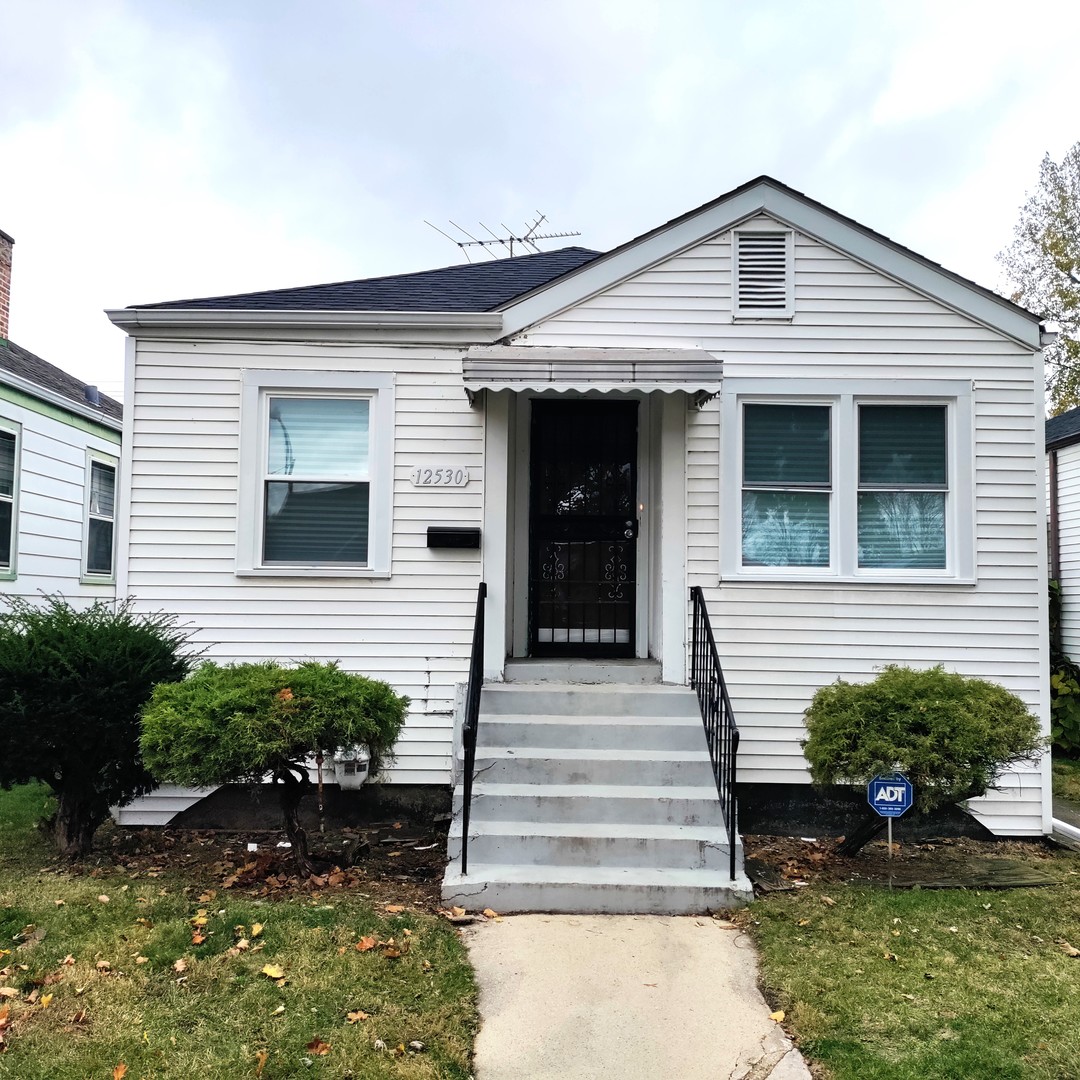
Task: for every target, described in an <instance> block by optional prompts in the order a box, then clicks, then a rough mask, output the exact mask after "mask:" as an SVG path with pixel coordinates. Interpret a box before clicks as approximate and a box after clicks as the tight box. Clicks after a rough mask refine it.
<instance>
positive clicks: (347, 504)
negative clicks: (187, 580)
mask: <svg viewBox="0 0 1080 1080" xmlns="http://www.w3.org/2000/svg"><path fill="white" fill-rule="evenodd" d="M392 425H393V380H392V376H390V375H384V374H375V375H363V376H360V375H349V374H342V375H334V374H331V373H329V372H318V373H311V374H307V375H305V374H303V373H301V372H280V371H276V372H275V371H263V372H245V374H244V400H243V434H242V445H241V514H240V519H239V526H240V528H239V536H238V549H237V571H238V573H242V574H243V573H251V574H259V573H265V574H275V573H276V574H301V575H305V574H314V573H322V574H333V575H340V574H346V575H348V574H356V575H368V576H373V575H379V574H383V575H385V574H387V573H388V572H389V536H390V507H391V480H392V475H393V473H392V468H391V455H390V452H389V450H390V445H391V444H390V440H391V439H392V434H393V433H392Z"/></svg>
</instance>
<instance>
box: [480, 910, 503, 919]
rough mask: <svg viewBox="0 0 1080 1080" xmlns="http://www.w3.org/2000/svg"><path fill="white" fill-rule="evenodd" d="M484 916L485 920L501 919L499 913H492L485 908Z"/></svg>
mask: <svg viewBox="0 0 1080 1080" xmlns="http://www.w3.org/2000/svg"><path fill="white" fill-rule="evenodd" d="M482 914H483V916H484V918H485V919H497V918H498V917H499V913H498V912H497V911H492V910H491V908H489V907H486V908H484V910H483V912H482Z"/></svg>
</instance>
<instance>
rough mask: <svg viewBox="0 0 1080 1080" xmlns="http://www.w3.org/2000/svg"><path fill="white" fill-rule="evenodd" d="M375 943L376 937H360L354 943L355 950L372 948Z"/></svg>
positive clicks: (376, 942)
mask: <svg viewBox="0 0 1080 1080" xmlns="http://www.w3.org/2000/svg"><path fill="white" fill-rule="evenodd" d="M377 944H378V940H377V939H376V938H374V937H362V938H361V939H360V940H359V941H358V942H357V943H356V951H357V952H367V951H368V949H374V948H375V946H376V945H377Z"/></svg>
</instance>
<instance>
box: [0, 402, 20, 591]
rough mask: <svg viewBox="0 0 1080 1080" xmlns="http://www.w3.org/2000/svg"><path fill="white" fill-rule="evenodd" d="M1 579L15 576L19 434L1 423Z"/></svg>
mask: <svg viewBox="0 0 1080 1080" xmlns="http://www.w3.org/2000/svg"><path fill="white" fill-rule="evenodd" d="M0 425H2V426H0V577H3V578H7V579H9V580H10V579H11V578H14V577H15V547H16V545H15V537H16V536H17V535H18V533H17V530H16V523H17V518H18V497H19V434H20V429H19V427H18V426H17V425H14V424H11V425H9V424H8V423H7V422H6V421H0Z"/></svg>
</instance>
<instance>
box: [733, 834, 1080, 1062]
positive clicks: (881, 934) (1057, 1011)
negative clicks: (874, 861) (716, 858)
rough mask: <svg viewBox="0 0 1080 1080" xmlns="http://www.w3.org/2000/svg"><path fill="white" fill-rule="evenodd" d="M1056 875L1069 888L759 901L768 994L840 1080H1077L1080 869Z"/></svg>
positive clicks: (837, 892) (868, 892)
mask: <svg viewBox="0 0 1080 1080" xmlns="http://www.w3.org/2000/svg"><path fill="white" fill-rule="evenodd" d="M1048 865H1052V866H1053V867H1055V868H1056V869H1057V870H1058V871H1060V873H1061V874H1062V876H1063V877H1064V878H1065V879H1066V881H1067V884H1063V885H1060V886H1051V887H1045V888H1033V889H1013V890H1008V891H983V892H980V891H976V890H959V889H957V890H905V891H899V890H898V891H894V892H889V891H888V890H887V889H886V890H883V889H872V888H868V887H865V886H850V885H829V886H827V887H825V888H818V887H808V888H806V889H803V890H800V891H798V892H795V893H790V894H777V895H773V896H770V897H769V898H767V899H765V900H761V901H758V902H757V903H755V904H754V905H753V907H752V908H751V909H750V910H749V913H748V915H749V916H750V918H751V920H752V922H751V932H752V933H753V936H754V938H755V940H756V941H757V943H758V945H759V947H760V951H761V956H762V970H763V980H764V984H765V988H766V994H767V996H768V997H769V998H770V1000H771V1001H772V1002H774V1003H775V1006H776V1007H778V1008H781V1009H784V1010H785V1011H786V1013H787V1016H786V1023H787V1025H788V1026H789V1027H790V1029H791V1030H792V1032H793V1033H794V1034H795V1036H796V1037H797V1039H798V1041H799V1044H800V1046H801V1048H802V1050H803V1052H804V1053H805V1054H806V1055H807V1056H808V1058H810V1059H811V1060H814V1061H817V1062H819V1063H821V1064H823V1065H824V1066H825V1067H826V1069H827V1070H828V1072H827V1075H829V1076H831V1077H833V1078H835V1080H959V1078H962V1080H984V1078H985V1080H1027V1078H1046V1080H1067V1078H1072V1077H1076V1076H1077V1075H1080V1025H1078V1024H1077V1022H1076V1007H1077V1006H1076V1003H1077V1001H1080V958H1075V959H1074V958H1071V957H1069V956H1068V955H1067V954H1066V952H1065V950H1064V949H1063V948H1062V947H1061V945H1060V944H1059V942H1060V941H1064V940H1068V939H1070V938H1071V939H1072V944H1075V945H1077V946H1078V947H1080V858H1077V857H1076V856H1071V855H1062V856H1059V857H1058V858H1056V859H1055V860H1054V862H1053V863H1051V864H1048V863H1047V862H1045V861H1040V863H1039V866H1040V868H1042V869H1047V868H1048ZM826 897H827V898H828V899H825V898H826ZM829 900H832V901H835V904H832V905H830V904H829V902H828V901H829Z"/></svg>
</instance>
